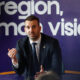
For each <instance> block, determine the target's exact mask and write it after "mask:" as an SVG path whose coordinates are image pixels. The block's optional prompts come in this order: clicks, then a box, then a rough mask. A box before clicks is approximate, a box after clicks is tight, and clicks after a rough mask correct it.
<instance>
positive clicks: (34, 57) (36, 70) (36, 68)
mask: <svg viewBox="0 0 80 80" xmlns="http://www.w3.org/2000/svg"><path fill="white" fill-rule="evenodd" d="M36 44H37V43H32V51H33V63H34V70H35V72H38V71H39V70H40V66H39V62H38V59H37V55H36V48H35V45H36Z"/></svg>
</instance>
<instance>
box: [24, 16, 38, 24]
mask: <svg viewBox="0 0 80 80" xmlns="http://www.w3.org/2000/svg"><path fill="white" fill-rule="evenodd" d="M26 20H28V21H33V20H37V22H38V25H39V18H38V17H36V16H34V15H30V16H28V17H27V18H26V19H25V21H26Z"/></svg>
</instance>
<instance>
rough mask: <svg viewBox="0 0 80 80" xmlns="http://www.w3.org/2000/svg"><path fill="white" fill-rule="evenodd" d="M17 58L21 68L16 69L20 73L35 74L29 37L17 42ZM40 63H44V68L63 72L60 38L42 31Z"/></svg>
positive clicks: (25, 74) (59, 72)
mask: <svg viewBox="0 0 80 80" xmlns="http://www.w3.org/2000/svg"><path fill="white" fill-rule="evenodd" d="M16 49H17V52H18V53H17V55H16V56H17V58H18V63H19V68H18V69H16V68H15V67H14V69H15V70H16V72H17V73H18V74H22V73H24V76H25V77H26V78H27V77H28V76H29V77H33V76H34V75H35V73H34V68H33V60H32V49H31V45H30V42H29V38H28V37H25V38H23V39H20V40H19V41H18V43H17V47H16ZM39 64H40V65H41V64H42V65H43V67H44V70H45V71H48V70H52V71H54V72H56V73H58V74H61V73H62V58H61V49H60V46H59V43H58V40H57V39H55V38H52V37H49V36H47V35H45V34H42V33H41V44H40V52H39Z"/></svg>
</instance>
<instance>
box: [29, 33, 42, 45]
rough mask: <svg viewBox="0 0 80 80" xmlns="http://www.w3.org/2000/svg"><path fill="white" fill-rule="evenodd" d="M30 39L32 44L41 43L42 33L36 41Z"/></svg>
mask: <svg viewBox="0 0 80 80" xmlns="http://www.w3.org/2000/svg"><path fill="white" fill-rule="evenodd" d="M29 41H30V44H32V43H37V44H40V42H41V34H40V37H39V39H38V40H36V41H32V40H31V39H29Z"/></svg>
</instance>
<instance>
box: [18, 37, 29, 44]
mask: <svg viewBox="0 0 80 80" xmlns="http://www.w3.org/2000/svg"><path fill="white" fill-rule="evenodd" d="M27 40H28V37H27V36H25V37H24V38H20V39H19V40H18V41H17V42H18V43H21V44H23V43H25V42H26V41H27Z"/></svg>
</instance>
